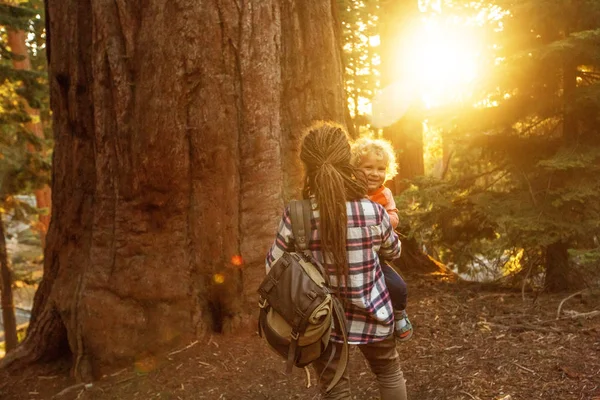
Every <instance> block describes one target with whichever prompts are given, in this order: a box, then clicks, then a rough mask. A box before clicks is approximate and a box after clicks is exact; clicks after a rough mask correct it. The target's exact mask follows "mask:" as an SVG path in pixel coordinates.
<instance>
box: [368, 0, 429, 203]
mask: <svg viewBox="0 0 600 400" xmlns="http://www.w3.org/2000/svg"><path fill="white" fill-rule="evenodd" d="M418 13H419V9H418V2H416V1H412V0H381V9H380V17H381V18H380V28H379V29H380V35H381V50H380V51H381V66H380V69H381V80H382V85H383V86H387V85H390V84H391V83H393V82H394V81H396V80H399V79H401V78H402V77H403V76H406V75H407V71H404V70H403V63H402V62H401V60H403V59H404V58H405V54H406V48H407V47H408V45H409V44H410V43H409V40H411V39H410V38H409V37H408V33H409V32H411V30H412V27H413V25H414V24H415V23H416V22H417V18H418ZM404 65H406V63H404ZM407 90H408V88H407ZM415 100H418V99H417V98H416V94H415ZM416 104H417V103H416V102H415V104H414V105H413V106H411V107H409V109H408V110H407V111H406V113H405V114H404V116H402V118H401V119H399V120H398V121H397V122H396V123H394V124H392V125H390V126H389V127H387V128H385V129H384V137H385V138H386V139H388V140H389V141H390V142H391V143H392V145H393V146H394V149H395V150H396V154H397V160H398V175H396V177H395V178H394V183H393V187H392V189H393V190H394V193H395V194H396V195H398V194H400V193H401V192H402V191H403V190H405V189H406V184H405V183H404V182H403V180H405V179H412V178H414V177H415V176H418V175H423V174H424V173H425V166H424V163H423V126H422V122H423V118H422V116H421V115H420V114H421V113H420V111H419V110H418V106H417V105H416Z"/></svg>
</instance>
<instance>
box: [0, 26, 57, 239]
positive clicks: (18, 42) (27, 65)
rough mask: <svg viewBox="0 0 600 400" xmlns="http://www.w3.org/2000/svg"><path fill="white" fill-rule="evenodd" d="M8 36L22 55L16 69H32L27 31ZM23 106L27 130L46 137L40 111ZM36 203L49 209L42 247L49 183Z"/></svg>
mask: <svg viewBox="0 0 600 400" xmlns="http://www.w3.org/2000/svg"><path fill="white" fill-rule="evenodd" d="M6 35H7V38H8V46H9V47H10V49H11V51H12V52H13V53H14V54H16V55H17V56H20V59H13V60H12V64H13V67H14V68H15V69H22V70H30V69H31V61H30V59H29V51H28V50H27V45H26V41H25V39H26V33H25V31H21V30H19V31H14V30H11V29H8V30H7V32H6ZM23 106H24V107H25V111H26V112H27V114H28V115H29V117H30V118H31V122H28V123H27V124H26V128H27V130H29V131H30V132H31V133H33V134H34V135H35V136H37V137H38V138H40V139H43V138H44V129H43V127H42V123H41V122H40V121H39V117H40V113H39V111H38V110H36V109H33V108H31V107H30V106H29V104H28V103H27V101H23ZM29 150H30V151H35V150H34V149H33V147H30V149H29ZM34 194H35V200H36V205H37V207H38V208H42V209H45V210H47V211H48V212H47V213H46V214H40V215H39V222H40V223H39V225H38V230H39V232H40V239H41V242H42V247H43V246H44V244H45V240H46V233H47V232H48V227H49V226H50V213H49V211H50V207H51V192H50V187H49V186H48V185H44V187H42V188H40V189H37V190H35V191H34Z"/></svg>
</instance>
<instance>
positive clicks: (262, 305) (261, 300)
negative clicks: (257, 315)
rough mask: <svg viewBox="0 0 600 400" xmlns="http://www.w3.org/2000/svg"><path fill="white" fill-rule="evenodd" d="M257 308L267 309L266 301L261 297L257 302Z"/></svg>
mask: <svg viewBox="0 0 600 400" xmlns="http://www.w3.org/2000/svg"><path fill="white" fill-rule="evenodd" d="M258 306H259V307H260V308H267V299H263V298H262V297H261V298H260V300H258Z"/></svg>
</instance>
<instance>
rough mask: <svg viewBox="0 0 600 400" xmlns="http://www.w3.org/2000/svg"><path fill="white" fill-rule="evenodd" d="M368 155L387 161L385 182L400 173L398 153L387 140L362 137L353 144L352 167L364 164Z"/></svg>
mask: <svg viewBox="0 0 600 400" xmlns="http://www.w3.org/2000/svg"><path fill="white" fill-rule="evenodd" d="M368 154H374V155H375V156H376V157H377V158H379V159H380V160H381V159H384V160H385V161H386V164H387V166H386V169H385V180H386V181H389V180H390V179H392V178H393V177H394V176H396V174H397V173H398V164H397V163H396V153H395V152H394V148H393V147H392V144H391V143H390V142H388V141H387V140H385V139H373V138H370V137H368V136H362V137H360V138H358V139H356V141H355V142H354V143H352V161H351V162H352V165H354V166H356V167H357V168H358V167H360V164H361V163H362V162H363V159H364V157H365V156H366V155H368Z"/></svg>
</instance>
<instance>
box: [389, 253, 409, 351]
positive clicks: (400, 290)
mask: <svg viewBox="0 0 600 400" xmlns="http://www.w3.org/2000/svg"><path fill="white" fill-rule="evenodd" d="M382 270H383V275H384V277H385V284H386V286H387V288H388V292H389V293H390V298H391V300H392V307H393V308H394V319H395V336H396V338H397V339H398V340H408V339H410V338H411V336H412V334H413V328H412V324H411V323H410V320H409V319H408V316H407V315H406V310H405V309H406V302H407V299H408V289H407V287H406V282H404V279H402V277H401V276H400V274H399V273H397V272H396V270H395V269H394V268H392V266H391V265H389V264H387V263H383V264H382Z"/></svg>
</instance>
